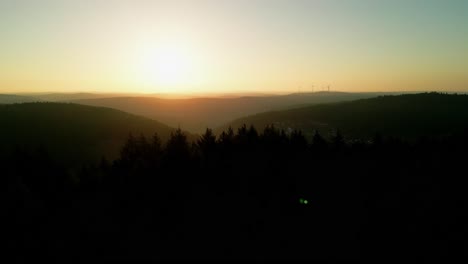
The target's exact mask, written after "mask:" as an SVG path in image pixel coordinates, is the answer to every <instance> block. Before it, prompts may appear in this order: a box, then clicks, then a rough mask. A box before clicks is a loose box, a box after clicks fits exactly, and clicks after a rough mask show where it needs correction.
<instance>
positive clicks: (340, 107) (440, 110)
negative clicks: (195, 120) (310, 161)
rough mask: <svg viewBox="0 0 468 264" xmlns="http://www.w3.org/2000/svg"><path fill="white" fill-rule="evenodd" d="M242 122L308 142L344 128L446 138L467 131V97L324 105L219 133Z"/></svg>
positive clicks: (353, 132) (350, 132)
mask: <svg viewBox="0 0 468 264" xmlns="http://www.w3.org/2000/svg"><path fill="white" fill-rule="evenodd" d="M243 124H247V125H250V124H252V125H254V126H255V127H258V128H264V127H265V126H267V125H270V124H274V125H275V126H277V127H279V128H282V129H285V130H286V131H288V130H290V129H297V130H301V131H303V132H304V134H305V135H306V136H307V138H309V139H310V138H312V136H313V135H314V131H316V130H318V131H320V132H321V133H322V134H323V135H324V136H329V135H330V134H332V133H330V132H331V131H335V130H341V131H342V132H343V133H344V134H346V135H347V136H348V137H349V138H370V137H372V136H373V135H375V134H376V133H383V134H385V135H389V136H397V137H403V138H406V139H415V138H417V137H420V136H447V135H453V134H457V133H463V132H465V131H467V129H468V95H465V94H441V93H423V94H407V95H397V96H379V97H376V98H370V99H361V100H356V101H350V102H339V103H330V104H321V105H315V106H309V107H302V108H296V109H289V110H284V111H275V112H267V113H261V114H257V115H252V116H248V117H245V118H240V119H237V120H235V121H233V122H231V123H228V124H227V125H225V126H223V127H221V128H220V129H218V130H217V131H222V130H223V129H227V127H228V126H232V127H233V128H235V129H236V128H238V127H241V126H242V125H243Z"/></svg>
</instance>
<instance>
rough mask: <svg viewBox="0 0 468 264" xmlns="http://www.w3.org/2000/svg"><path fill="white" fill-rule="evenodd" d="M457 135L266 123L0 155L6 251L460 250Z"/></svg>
mask: <svg viewBox="0 0 468 264" xmlns="http://www.w3.org/2000/svg"><path fill="white" fill-rule="evenodd" d="M467 152H468V134H467V133H458V134H453V135H446V136H438V137H420V138H418V139H417V140H411V141H408V140H406V139H402V138H399V137H394V136H386V135H385V134H379V133H375V134H374V135H373V136H372V137H370V138H366V139H364V138H363V139H356V138H354V137H353V138H351V137H348V136H347V135H346V134H343V133H342V132H341V131H340V130H334V131H333V133H332V134H331V136H327V137H325V136H323V135H321V134H320V132H318V131H316V132H315V133H314V135H313V138H312V140H308V139H307V138H306V137H305V136H304V135H303V133H302V132H301V131H298V130H294V131H292V132H288V131H285V130H282V129H278V128H276V127H274V126H273V125H268V126H266V127H265V128H264V129H262V130H257V129H256V128H255V127H253V126H246V125H243V126H240V127H239V128H237V129H235V130H234V129H232V128H228V129H226V130H225V131H223V132H222V133H220V134H219V135H218V136H216V135H215V134H214V133H213V131H212V130H210V129H207V130H206V132H205V133H203V134H202V135H201V136H200V137H199V139H198V140H196V141H191V140H189V139H188V136H187V134H186V133H185V132H183V131H182V130H181V129H177V130H175V131H173V132H172V133H171V135H170V136H169V138H168V140H161V138H160V136H159V135H158V134H157V133H155V134H154V135H153V136H145V135H138V134H130V135H128V137H127V140H126V143H125V144H124V146H123V147H122V148H121V150H120V155H119V156H118V157H117V158H116V159H115V160H108V159H106V158H104V157H103V158H102V159H101V161H100V162H95V163H88V164H85V165H83V166H81V167H80V168H79V169H71V168H69V167H67V166H66V165H64V164H63V163H61V162H58V161H57V160H55V159H54V158H53V157H51V156H50V155H49V154H48V150H47V149H46V148H44V147H42V148H37V149H33V150H31V149H25V148H21V147H18V148H15V149H14V150H12V151H9V152H8V153H5V154H4V155H3V156H2V159H1V160H0V171H1V172H2V174H3V177H2V181H4V183H3V186H5V187H6V191H5V192H4V193H5V194H6V198H5V199H3V201H4V202H5V203H6V205H5V207H4V208H6V209H7V215H8V217H7V222H6V223H5V224H4V229H5V232H4V234H5V235H4V236H5V238H6V240H7V241H8V248H7V252H9V254H10V255H11V256H12V257H14V258H15V259H16V260H17V261H37V260H39V259H46V260H53V261H60V262H69V261H75V262H89V261H91V260H92V261H115V260H124V261H139V260H142V261H159V260H197V259H198V260H311V261H324V262H325V261H327V262H330V261H332V262H341V261H343V262H344V261H363V260H367V261H375V260H379V259H385V260H401V259H403V258H405V259H415V260H426V261H429V260H431V261H434V260H446V259H448V258H455V259H456V258H457V257H464V255H463V254H464V253H465V251H466V250H465V249H466V241H465V240H464V237H465V236H466V230H467V228H468V224H467V223H468V221H467V216H466V210H465V208H466V205H467V204H466V203H467V201H468V197H467V192H466V187H465V186H466V164H465V162H466V156H467V154H468V153H467Z"/></svg>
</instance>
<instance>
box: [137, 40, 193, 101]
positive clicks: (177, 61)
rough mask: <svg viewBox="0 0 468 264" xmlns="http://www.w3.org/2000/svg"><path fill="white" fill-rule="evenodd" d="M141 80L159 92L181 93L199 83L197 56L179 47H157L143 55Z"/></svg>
mask: <svg viewBox="0 0 468 264" xmlns="http://www.w3.org/2000/svg"><path fill="white" fill-rule="evenodd" d="M138 67H139V69H138V72H139V75H140V79H142V81H143V82H144V83H145V84H146V85H149V86H153V87H156V88H157V89H158V91H164V92H171V91H179V90H183V89H185V88H187V87H188V86H193V85H196V83H197V77H198V74H197V68H199V67H200V66H199V65H196V62H195V56H194V55H193V53H192V52H190V51H189V50H188V49H187V48H183V47H180V46H177V45H165V46H156V47H153V48H150V49H147V50H145V51H144V52H142V54H141V62H140V63H139V66H138Z"/></svg>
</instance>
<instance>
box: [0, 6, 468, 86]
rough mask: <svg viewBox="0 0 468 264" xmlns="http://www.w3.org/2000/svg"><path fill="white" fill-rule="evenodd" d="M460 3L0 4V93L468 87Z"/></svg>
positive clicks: (465, 19)
mask: <svg viewBox="0 0 468 264" xmlns="http://www.w3.org/2000/svg"><path fill="white" fill-rule="evenodd" d="M467 13H468V2H467V1H463V0H453V1H432V0H425V1H423V0H414V1H406V0H404V1H403V0H388V1H371V0H350V1H335V0H331V1H328V0H327V1H325V0H323V1H318V0H317V1H312V0H311V1H305V0H297V1H287V0H263V1H261V0H239V1H227V0H226V1H225V0H219V1H214V0H213V1H209V0H200V1H176V0H173V1H146V0H115V1H111V0H97V1H57V0H43V1H35V0H30V1H28V0H5V1H1V2H0V35H1V36H2V40H1V44H0V58H1V59H0V93H17V92H41V91H57V92H76V91H94V92H96V91H97V92H137V93H169V94H170V93H179V94H180V93H182V94H183V93H185V94H197V93H217V94H222V93H232V92H234V93H242V92H258V93H269V92H270V93H271V92H296V91H298V89H302V91H308V90H315V91H317V90H321V89H325V87H328V86H331V87H332V89H333V90H340V91H349V92H353V91H416V90H439V91H466V89H467V88H468V27H467V26H466V25H468V16H466V14H467Z"/></svg>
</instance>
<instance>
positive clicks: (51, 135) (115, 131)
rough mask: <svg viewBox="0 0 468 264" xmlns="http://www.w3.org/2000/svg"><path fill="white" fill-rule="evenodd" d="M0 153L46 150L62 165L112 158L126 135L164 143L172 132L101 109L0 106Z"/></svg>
mask: <svg viewBox="0 0 468 264" xmlns="http://www.w3.org/2000/svg"><path fill="white" fill-rule="evenodd" d="M0 124H1V129H0V151H1V150H2V148H6V149H11V148H15V147H16V146H20V147H24V148H37V147H40V146H44V147H46V148H47V149H48V150H49V151H50V152H51V154H52V155H56V156H57V157H59V158H60V159H61V160H63V161H66V162H81V161H96V160H98V159H99V158H101V157H102V156H106V157H107V158H109V159H113V158H115V157H116V156H117V155H118V153H119V151H120V148H121V147H122V145H123V143H124V142H125V140H126V139H127V137H128V135H129V133H132V134H134V135H135V136H138V135H140V134H143V135H145V136H148V137H150V136H152V135H153V134H154V133H155V132H157V133H158V135H159V136H160V137H161V139H162V140H167V139H168V138H169V135H170V133H171V132H172V131H173V130H174V129H173V128H171V127H169V126H167V125H164V124H162V123H160V122H157V121H154V120H151V119H149V118H144V117H140V116H136V115H133V114H129V113H125V112H122V111H119V110H114V109H110V108H104V107H92V106H84V105H77V104H69V103H24V104H12V105H0Z"/></svg>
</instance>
